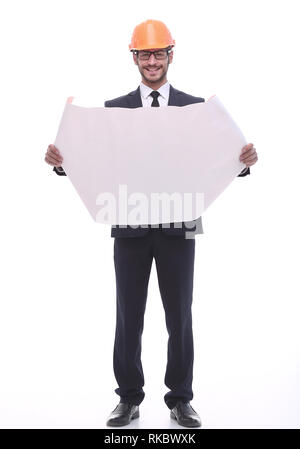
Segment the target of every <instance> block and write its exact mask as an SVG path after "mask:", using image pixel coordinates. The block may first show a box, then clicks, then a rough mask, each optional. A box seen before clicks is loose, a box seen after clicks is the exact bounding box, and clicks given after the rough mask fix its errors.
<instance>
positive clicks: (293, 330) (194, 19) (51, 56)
mask: <svg viewBox="0 0 300 449" xmlns="http://www.w3.org/2000/svg"><path fill="white" fill-rule="evenodd" d="M298 3H299V2H298V1H291V0H290V1H287V0H286V1H274V0H272V1H271V0H263V1H261V0H260V1H253V0H251V1H246V0H243V1H240V0H236V1H233V0H232V1H228V0H227V1H226V2H224V1H215V0H209V1H187V2H182V1H174V0H172V1H168V0H164V1H163V2H161V1H156V0H152V2H150V3H149V2H144V1H140V0H139V1H130V2H124V1H114V2H112V3H108V2H101V1H91V0H90V1H89V0H84V1H83V0H82V1H74V0H70V1H66V0H59V1H54V0H51V1H46V0H43V1H33V0H27V1H26V2H23V1H12V0H9V1H2V2H1V9H0V33H1V36H0V37H1V43H2V45H1V47H2V49H1V67H2V68H1V96H0V98H1V102H0V108H1V111H0V113H1V165H2V167H1V212H2V214H1V305H0V345H1V346H0V363H1V369H0V427H1V428H106V425H105V422H106V418H107V416H108V415H109V413H110V412H111V411H112V410H113V409H114V408H115V406H116V405H117V403H118V401H119V396H117V395H116V394H115V393H114V389H115V388H117V384H116V382H115V379H114V374H113V365H112V362H113V358H112V351H113V342H114V332H115V314H116V306H115V273H114V265H113V243H114V239H113V238H111V237H110V226H106V225H101V224H99V223H95V222H93V221H92V219H91V217H90V215H89V214H88V212H87V210H86V209H85V207H84V205H83V204H82V202H81V200H80V198H79V196H78V195H77V193H76V192H75V190H74V188H73V187H72V185H71V183H70V181H69V180H68V178H67V177H58V176H57V175H56V174H55V173H54V172H53V171H52V168H51V167H50V166H49V165H47V164H46V162H45V161H44V157H45V152H46V150H47V146H48V144H50V143H53V142H54V139H55V136H56V132H57V128H58V125H59V121H60V118H61V114H62V112H63V108H64V104H65V101H66V98H67V97H68V96H71V95H73V96H75V97H76V96H78V95H92V96H93V95H95V96H96V95H97V97H98V98H99V101H101V103H99V104H98V105H100V106H101V105H102V104H103V102H104V101H105V100H109V99H112V98H115V97H118V96H120V95H125V94H127V93H128V92H130V91H132V90H134V89H136V88H137V87H138V85H139V83H140V80H141V79H140V73H139V71H138V68H137V66H136V65H135V64H134V63H133V59H132V54H131V53H130V52H129V49H128V44H129V42H130V39H131V34H132V32H133V29H134V27H135V26H136V25H137V24H139V23H141V22H142V21H144V20H147V19H156V20H162V21H163V22H164V23H165V24H166V25H167V26H168V28H169V29H170V31H171V33H172V35H173V38H174V39H175V41H176V46H175V48H174V60H173V63H172V64H171V65H170V68H169V72H168V81H169V82H170V83H171V84H172V85H173V86H174V87H175V88H177V89H180V90H183V91H184V92H186V93H189V94H192V95H195V96H201V97H204V98H205V99H208V98H209V97H210V96H212V95H213V94H217V95H218V96H219V98H220V100H221V101H222V102H223V104H224V105H225V107H226V108H227V109H228V111H229V112H230V113H231V114H232V115H233V117H234V118H235V119H236V121H237V124H238V125H239V127H240V128H241V130H242V132H243V133H244V135H245V136H246V138H247V140H248V142H249V143H250V142H252V143H254V144H255V147H256V149H257V153H258V157H259V160H258V162H257V164H255V165H254V166H252V167H251V175H250V176H246V177H239V178H237V179H236V180H235V181H234V182H233V183H232V184H231V185H230V186H229V187H228V189H226V191H225V192H223V194H222V195H221V196H220V197H219V198H218V199H217V200H216V201H215V202H214V204H213V205H211V206H210V208H209V209H208V210H207V212H206V213H205V215H204V216H203V228H204V234H203V235H198V236H197V237H196V261H195V278H194V302H193V329H194V346H195V360H194V383H193V389H194V399H193V400H192V402H191V405H192V406H193V407H194V408H195V409H196V411H197V412H198V413H199V415H200V417H201V420H202V423H203V428H299V427H300V407H299V404H300V385H299V376H300V342H299V313H300V306H299V298H300V295H299V249H300V248H299V225H300V220H299V211H298V209H299V181H298V180H299V166H300V157H299V152H300V148H299V136H298V129H299V104H300V103H299V75H300V74H299V66H298V61H299V57H298V55H299V47H298V43H299V37H300V36H299V32H298V31H297V29H298V30H299V26H298V15H297V6H298ZM297 34H298V35H297ZM152 138H153V139H155V134H153V136H152ZM142 361H143V368H144V373H145V387H144V390H145V393H146V396H145V400H144V402H143V403H142V404H141V406H140V412H141V417H140V419H139V420H135V421H133V422H132V423H131V424H130V426H129V427H136V426H139V427H140V428H168V427H178V426H176V423H174V422H173V421H172V422H171V421H170V417H169V409H168V408H167V407H166V405H165V403H164V400H163V395H164V394H165V393H166V392H167V391H168V389H167V387H166V386H165V385H164V374H165V367H166V361H167V331H166V327H165V318H164V312H163V307H162V302H161V299H160V296H159V290H158V283H157V276H156V269H155V264H154V263H153V266H152V272H151V277H150V283H149V293H148V302H147V308H146V315H145V327H144V334H143V352H142ZM180 429H181V430H183V428H182V427H181V428H180Z"/></svg>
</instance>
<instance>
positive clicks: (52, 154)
mask: <svg viewBox="0 0 300 449" xmlns="http://www.w3.org/2000/svg"><path fill="white" fill-rule="evenodd" d="M45 161H46V162H47V164H49V165H52V166H53V167H61V164H62V161H63V158H62V155H61V154H60V152H59V150H58V149H57V148H56V147H55V146H54V145H53V144H50V145H49V146H48V149H47V152H46V156H45Z"/></svg>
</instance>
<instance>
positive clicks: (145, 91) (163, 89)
mask: <svg viewBox="0 0 300 449" xmlns="http://www.w3.org/2000/svg"><path fill="white" fill-rule="evenodd" d="M152 91H153V89H151V87H149V86H146V84H144V83H143V82H142V81H141V83H140V92H141V96H142V97H143V98H144V99H145V100H146V99H147V98H148V96H149V95H150V94H151V92H152ZM157 91H158V92H159V93H160V95H161V96H162V97H163V98H165V99H167V98H168V96H169V92H170V83H169V82H168V81H166V82H165V84H163V85H162V86H160V88H159V89H157Z"/></svg>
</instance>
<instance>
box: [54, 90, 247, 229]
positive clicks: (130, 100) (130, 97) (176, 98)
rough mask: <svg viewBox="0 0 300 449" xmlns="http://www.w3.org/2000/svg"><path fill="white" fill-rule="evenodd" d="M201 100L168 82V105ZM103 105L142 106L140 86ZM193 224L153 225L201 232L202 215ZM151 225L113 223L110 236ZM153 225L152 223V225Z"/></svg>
mask: <svg viewBox="0 0 300 449" xmlns="http://www.w3.org/2000/svg"><path fill="white" fill-rule="evenodd" d="M202 101H205V100H204V98H201V97H194V96H193V95H189V94H186V93H185V92H182V91H181V90H177V89H175V88H174V87H173V86H172V85H171V84H170V95H169V102H168V106H186V105H189V104H193V103H201V102H202ZM104 106H105V107H108V108H114V107H118V108H140V107H143V103H142V99H141V94H140V86H138V88H137V89H136V90H133V91H132V92H129V94H127V95H122V96H121V97H118V98H114V99H113V100H108V101H105V102H104ZM53 170H54V171H55V172H56V173H57V174H58V175H63V176H66V173H65V171H64V170H63V169H62V168H60V169H57V167H54V168H53ZM246 175H250V168H249V167H247V168H245V169H244V170H243V171H241V173H240V174H239V175H238V176H246ZM188 223H193V224H194V226H193V227H191V226H185V222H182V223H177V225H179V227H176V225H175V223H169V224H168V225H165V226H169V227H165V228H164V227H163V226H162V225H161V224H160V225H156V226H155V227H159V228H162V230H163V232H165V233H167V234H172V235H184V234H185V232H186V231H190V232H194V233H195V234H203V227H202V217H199V218H197V220H193V222H188ZM150 227H151V225H141V226H138V227H137V228H133V227H130V226H122V225H113V226H112V227H111V237H139V236H143V235H145V234H146V233H147V232H148V231H149V228H150ZM152 227H153V225H152Z"/></svg>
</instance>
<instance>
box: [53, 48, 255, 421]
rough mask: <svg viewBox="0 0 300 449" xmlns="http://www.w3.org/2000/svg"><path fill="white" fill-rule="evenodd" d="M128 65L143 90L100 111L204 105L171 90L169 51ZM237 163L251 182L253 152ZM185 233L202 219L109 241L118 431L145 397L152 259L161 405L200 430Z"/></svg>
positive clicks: (128, 231) (115, 230) (128, 230)
mask: <svg viewBox="0 0 300 449" xmlns="http://www.w3.org/2000/svg"><path fill="white" fill-rule="evenodd" d="M149 52H150V54H149ZM133 59H134V63H135V64H136V65H137V66H138V68H139V71H140V73H141V76H142V81H141V83H140V85H139V86H138V88H137V89H136V90H134V91H132V92H130V93H128V94H127V95H123V96H121V97H118V98H115V99H113V100H110V101H105V103H104V105H105V107H123V108H139V107H148V106H150V107H163V106H179V107H181V106H185V105H189V104H193V103H200V102H203V101H204V98H202V97H195V96H193V95H189V94H186V93H184V92H182V91H180V90H177V89H175V88H174V87H173V86H172V85H171V84H169V83H168V81H167V77H166V74H167V71H168V67H169V64H170V63H172V60H173V51H172V46H166V47H165V48H160V47H157V48H147V47H146V51H145V50H139V51H134V52H133ZM45 160H46V162H48V163H49V164H51V165H54V168H53V170H54V171H55V172H56V173H57V174H58V175H63V176H66V173H65V171H64V170H63V168H62V166H61V163H62V157H61V155H60V153H59V150H58V149H57V148H55V147H54V145H49V147H48V151H47V153H46V157H45ZM240 160H241V161H243V162H244V163H245V164H246V168H245V169H244V170H243V171H242V172H241V173H240V174H239V175H238V176H240V177H243V176H246V175H249V174H250V168H249V166H250V165H253V164H254V163H255V162H256V161H257V154H256V150H255V148H254V146H253V144H248V145H246V146H245V147H244V148H243V149H241V155H240ZM191 224H192V225H193V226H192V227H191ZM186 232H189V233H191V232H194V234H202V233H203V228H202V220H201V217H199V218H198V219H197V220H194V221H193V222H188V223H184V222H182V223H176V224H175V223H169V224H167V225H166V224H164V225H162V224H159V225H147V224H145V225H140V226H138V227H137V228H134V227H131V226H126V227H123V226H118V225H117V226H112V228H111V237H114V238H115V241H114V264H115V274H116V287H117V298H116V299H117V320H116V330H115V342H114V373H115V377H116V380H117V383H118V386H119V387H118V388H117V389H116V390H115V392H116V393H117V394H118V395H119V396H120V402H119V404H118V405H117V407H116V408H115V409H114V410H113V412H112V413H111V414H110V417H109V419H108V421H107V425H110V426H123V425H126V424H128V423H129V422H130V420H131V419H134V418H137V417H138V416H139V404H140V403H141V402H142V401H143V399H144V396H145V393H144V391H143V386H144V374H143V368H142V363H141V338H142V332H143V325H144V312H145V307H146V299H147V289H148V281H149V277H150V271H151V266H152V261H153V259H155V263H156V270H157V276H158V282H159V289H160V294H161V298H162V301H163V307H164V310H165V318H166V326H167V330H168V335H169V339H168V362H167V368H166V374H165V384H166V386H167V387H168V388H169V389H170V391H169V392H168V393H166V395H165V396H164V400H165V403H166V405H167V406H168V408H169V409H170V414H171V417H172V418H173V419H176V420H177V422H178V424H180V425H182V426H186V427H197V426H200V425H201V421H200V417H199V415H198V414H197V413H196V411H195V410H194V409H193V407H192V406H191V405H190V401H191V400H192V398H193V391H192V379H193V361H194V351H193V333H192V312H191V308H192V298H193V276H194V256H195V237H192V238H185V237H186ZM189 235H191V234H189Z"/></svg>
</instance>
